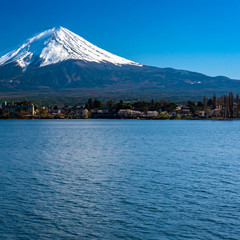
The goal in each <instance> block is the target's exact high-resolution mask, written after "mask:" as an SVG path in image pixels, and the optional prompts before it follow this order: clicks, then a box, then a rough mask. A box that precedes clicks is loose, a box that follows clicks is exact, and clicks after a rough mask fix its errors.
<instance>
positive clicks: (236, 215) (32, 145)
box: [0, 120, 240, 240]
mask: <svg viewBox="0 0 240 240" xmlns="http://www.w3.org/2000/svg"><path fill="white" fill-rule="evenodd" d="M239 136H240V121H149V120H1V121H0V239H143V240H146V239H174V240H175V239H187V238H188V239H204V240H205V239H240V138H239Z"/></svg>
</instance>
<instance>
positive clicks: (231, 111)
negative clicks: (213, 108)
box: [229, 92, 234, 118]
mask: <svg viewBox="0 0 240 240" xmlns="http://www.w3.org/2000/svg"><path fill="white" fill-rule="evenodd" d="M233 105H234V97H233V93H232V92H230V93H229V114H230V117H231V118H233Z"/></svg>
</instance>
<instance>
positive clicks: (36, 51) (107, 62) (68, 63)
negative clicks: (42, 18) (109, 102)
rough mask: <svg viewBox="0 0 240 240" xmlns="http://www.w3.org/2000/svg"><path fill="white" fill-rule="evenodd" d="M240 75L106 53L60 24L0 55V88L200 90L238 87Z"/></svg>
mask: <svg viewBox="0 0 240 240" xmlns="http://www.w3.org/2000/svg"><path fill="white" fill-rule="evenodd" d="M239 90H240V81H237V80H231V79H229V78H226V77H208V76H205V75H203V74H200V73H195V72H190V71H184V70H175V69H172V68H156V67H150V66H146V65H142V64H140V63H136V62H133V61H130V60H127V59H125V58H122V57H119V56H116V55H114V54H111V53H109V52H107V51H105V50H103V49H101V48H99V47H97V46H95V45H93V44H91V43H90V42H88V41H86V40H85V39H83V38H82V37H80V36H78V35H76V34H74V33H73V32H71V31H69V30H68V29H66V28H63V27H59V28H53V29H50V30H47V31H44V32H42V33H40V34H38V35H36V36H34V37H33V38H30V39H29V40H27V41H26V42H25V43H24V44H23V45H22V46H20V47H19V48H18V49H16V50H14V51H12V52H10V53H8V54H6V55H4V56H2V57H1V58H0V92H11V91H13V92H18V91H27V92H28V94H29V95H31V92H34V91H37V92H39V93H41V92H43V91H44V92H48V91H49V92H66V91H67V92H68V93H69V92H77V93H78V94H86V93H87V92H91V93H92V94H93V95H95V96H96V97H98V96H99V95H101V96H104V94H105V93H106V94H109V93H112V94H114V93H118V94H120V95H121V94H125V95H126V93H127V94H128V95H129V97H130V98H131V95H136V94H137V95H143V96H146V97H151V96H159V97H164V96H168V95H169V96H188V95H189V96H202V95H204V94H213V93H221V94H222V93H227V92H228V91H233V92H236V91H239Z"/></svg>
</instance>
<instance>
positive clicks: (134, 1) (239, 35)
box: [0, 0, 240, 79]
mask: <svg viewBox="0 0 240 240" xmlns="http://www.w3.org/2000/svg"><path fill="white" fill-rule="evenodd" d="M239 13H240V1H239V0H142V1H141V0H85V1H82V0H65V1H61V0H48V1H46V0H41V1H40V0H18V1H17V0H8V1H6V0H0V29H1V31H0V32H1V35H0V54H1V55H2V54H3V53H6V52H7V51H9V50H12V49H13V48H15V47H17V46H18V45H19V44H20V43H22V42H23V41H25V40H26V39H27V38H29V37H31V36H32V35H34V34H35V33H38V32H41V31H43V30H46V29H48V28H52V27H54V26H63V27H66V28H68V29H69V30H71V31H73V32H75V33H77V34H79V35H80V36H82V37H84V38H86V39H87V40H88V41H90V42H92V43H93V44H95V45H97V46H99V47H101V48H103V49H105V50H107V51H109V52H112V53H115V54H117V55H120V56H122V57H125V58H128V59H131V60H134V61H137V62H140V63H143V64H148V65H152V66H159V67H174V68H178V69H186V70H192V71H198V72H201V73H205V74H208V75H210V76H216V75H225V76H228V77H232V78H236V79H240V14H239Z"/></svg>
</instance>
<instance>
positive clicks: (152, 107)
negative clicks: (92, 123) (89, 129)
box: [85, 98, 177, 112]
mask: <svg viewBox="0 0 240 240" xmlns="http://www.w3.org/2000/svg"><path fill="white" fill-rule="evenodd" d="M85 107H86V108H87V109H88V110H92V109H103V108H107V109H108V110H109V111H113V112H118V111H119V110H120V109H134V110H137V111H141V112H147V111H159V110H160V109H161V111H167V112H171V111H173V110H175V109H176V107H177V105H176V104H175V103H173V102H168V101H154V100H152V101H151V102H147V101H137V102H124V101H123V100H120V101H118V102H114V101H113V100H108V101H107V102H106V103H105V104H104V103H102V102H101V101H99V100H97V99H91V98H90V99H88V101H87V102H86V104H85Z"/></svg>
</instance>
